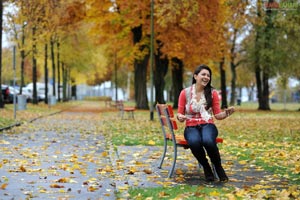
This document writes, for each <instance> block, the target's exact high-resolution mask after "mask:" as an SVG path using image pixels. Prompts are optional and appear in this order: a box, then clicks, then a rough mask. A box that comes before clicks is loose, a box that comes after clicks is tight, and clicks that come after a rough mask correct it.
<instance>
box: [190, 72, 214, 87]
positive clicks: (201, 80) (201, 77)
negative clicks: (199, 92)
mask: <svg viewBox="0 0 300 200" xmlns="http://www.w3.org/2000/svg"><path fill="white" fill-rule="evenodd" d="M194 79H195V80H196V84H198V85H201V86H203V87H205V86H206V85H207V84H208V83H209V81H210V73H209V71H208V70H207V69H202V70H201V71H200V72H199V73H198V74H194Z"/></svg>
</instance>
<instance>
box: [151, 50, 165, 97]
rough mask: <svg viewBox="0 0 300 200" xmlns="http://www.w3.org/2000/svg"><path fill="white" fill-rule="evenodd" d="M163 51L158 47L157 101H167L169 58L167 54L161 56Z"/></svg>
mask: <svg viewBox="0 0 300 200" xmlns="http://www.w3.org/2000/svg"><path fill="white" fill-rule="evenodd" d="M161 56H162V53H161V52H160V50H159V49H158V54H157V55H155V70H154V73H153V74H154V84H155V103H166V101H165V99H164V89H165V84H166V83H165V76H166V74H167V72H168V65H169V60H168V58H167V56H165V57H164V58H162V57H161Z"/></svg>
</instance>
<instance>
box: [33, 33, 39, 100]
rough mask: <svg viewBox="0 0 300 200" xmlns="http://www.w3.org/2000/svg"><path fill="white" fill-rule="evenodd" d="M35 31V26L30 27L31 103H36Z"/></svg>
mask: <svg viewBox="0 0 300 200" xmlns="http://www.w3.org/2000/svg"><path fill="white" fill-rule="evenodd" d="M35 31H36V27H33V28H32V38H33V39H32V40H33V43H32V83H33V99H32V103H33V104H38V95H37V87H36V82H37V62H36V57H35V56H36V53H37V52H36V51H37V49H36V37H35Z"/></svg>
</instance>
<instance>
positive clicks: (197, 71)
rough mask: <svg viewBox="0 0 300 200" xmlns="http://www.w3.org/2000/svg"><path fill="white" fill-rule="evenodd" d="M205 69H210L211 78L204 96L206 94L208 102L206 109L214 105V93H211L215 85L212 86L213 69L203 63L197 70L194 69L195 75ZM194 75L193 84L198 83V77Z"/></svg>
mask: <svg viewBox="0 0 300 200" xmlns="http://www.w3.org/2000/svg"><path fill="white" fill-rule="evenodd" d="M203 69H206V70H208V71H209V74H210V80H209V82H208V83H207V85H206V86H205V88H204V96H205V99H206V103H207V105H206V110H208V109H209V108H211V107H212V94H211V91H212V89H213V87H212V86H211V79H212V73H211V69H210V68H209V67H208V66H207V65H203V64H202V65H200V66H198V67H197V68H196V70H195V71H194V75H198V74H199V73H200V72H201V71H202V70H203ZM194 75H193V81H192V84H195V83H196V79H195V78H194Z"/></svg>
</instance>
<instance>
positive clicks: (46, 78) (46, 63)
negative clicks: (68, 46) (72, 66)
mask: <svg viewBox="0 0 300 200" xmlns="http://www.w3.org/2000/svg"><path fill="white" fill-rule="evenodd" d="M44 59H45V61H44V71H45V99H44V102H45V104H48V90H49V88H48V44H47V43H46V44H45V58H44Z"/></svg>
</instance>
